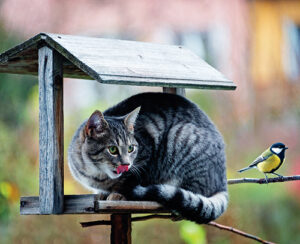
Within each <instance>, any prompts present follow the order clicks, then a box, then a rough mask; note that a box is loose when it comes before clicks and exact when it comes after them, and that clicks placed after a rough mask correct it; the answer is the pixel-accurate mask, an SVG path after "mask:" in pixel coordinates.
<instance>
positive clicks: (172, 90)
mask: <svg viewBox="0 0 300 244" xmlns="http://www.w3.org/2000/svg"><path fill="white" fill-rule="evenodd" d="M163 92H166V93H172V94H177V95H180V96H183V97H185V89H184V88H171V87H163Z"/></svg>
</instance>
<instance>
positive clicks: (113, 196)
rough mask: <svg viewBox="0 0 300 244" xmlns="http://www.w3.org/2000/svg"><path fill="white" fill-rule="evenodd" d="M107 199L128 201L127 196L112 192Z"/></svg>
mask: <svg viewBox="0 0 300 244" xmlns="http://www.w3.org/2000/svg"><path fill="white" fill-rule="evenodd" d="M106 200H108V201H126V198H125V197H124V196H123V195H122V194H120V193H116V192H112V193H110V194H109V195H108V197H107V199H106Z"/></svg>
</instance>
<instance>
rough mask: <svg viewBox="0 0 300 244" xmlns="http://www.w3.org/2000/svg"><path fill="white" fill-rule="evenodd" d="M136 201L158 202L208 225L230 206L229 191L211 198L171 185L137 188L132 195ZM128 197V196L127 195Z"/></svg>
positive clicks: (189, 218)
mask: <svg viewBox="0 0 300 244" xmlns="http://www.w3.org/2000/svg"><path fill="white" fill-rule="evenodd" d="M130 195H131V196H130V198H132V199H134V200H146V201H156V202H159V203H161V204H162V205H163V206H165V207H166V208H168V209H170V210H172V211H174V212H176V213H179V214H180V215H181V216H182V217H183V218H186V219H188V220H191V221H195V222H196V223H199V224H202V223H208V222H210V221H212V220H214V219H216V218H218V217H219V216H220V215H222V213H223V212H224V211H225V210H226V208H227V204H228V193H227V191H222V192H218V193H216V194H215V195H213V196H211V197H205V196H203V195H201V194H197V193H193V192H191V191H187V190H184V189H182V188H178V187H175V186H171V185H150V186H147V187H142V186H137V187H135V188H134V189H133V191H132V192H131V194H130ZM125 196H126V195H125Z"/></svg>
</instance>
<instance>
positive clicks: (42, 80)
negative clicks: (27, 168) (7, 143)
mask: <svg viewBox="0 0 300 244" xmlns="http://www.w3.org/2000/svg"><path fill="white" fill-rule="evenodd" d="M62 73H63V70H62V56H61V55H60V54H58V53H57V52H56V51H55V50H52V49H50V48H48V47H42V48H40V49H39V112H40V114H39V129H40V131H39V150H40V153H39V155H40V199H39V201H40V205H39V207H40V213H42V214H58V213H62V212H63V206H64V205H63V196H64V185H63V154H64V143H63V142H64V130H63V123H64V122H63V121H64V120H63V118H64V117H63V75H62Z"/></svg>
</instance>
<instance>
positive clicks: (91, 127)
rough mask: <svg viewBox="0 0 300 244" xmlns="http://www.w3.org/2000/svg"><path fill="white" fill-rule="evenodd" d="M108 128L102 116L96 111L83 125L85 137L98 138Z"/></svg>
mask: <svg viewBox="0 0 300 244" xmlns="http://www.w3.org/2000/svg"><path fill="white" fill-rule="evenodd" d="M108 128H109V126H108V123H107V121H106V120H105V119H104V116H103V114H102V113H101V112H100V111H99V110H96V111H95V112H94V113H93V114H92V115H91V117H90V118H89V119H88V121H87V123H86V125H85V135H86V136H89V137H99V136H101V134H103V133H105V131H106V130H107V129H108Z"/></svg>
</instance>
